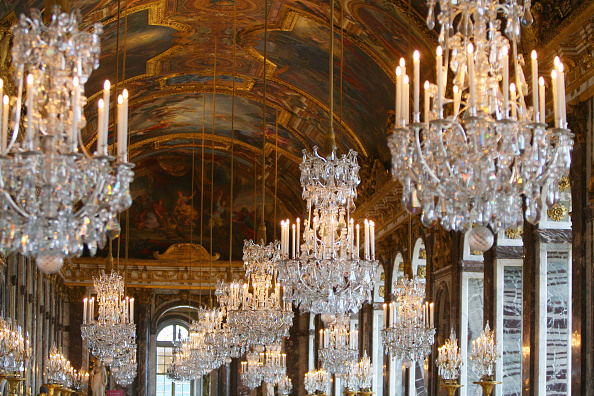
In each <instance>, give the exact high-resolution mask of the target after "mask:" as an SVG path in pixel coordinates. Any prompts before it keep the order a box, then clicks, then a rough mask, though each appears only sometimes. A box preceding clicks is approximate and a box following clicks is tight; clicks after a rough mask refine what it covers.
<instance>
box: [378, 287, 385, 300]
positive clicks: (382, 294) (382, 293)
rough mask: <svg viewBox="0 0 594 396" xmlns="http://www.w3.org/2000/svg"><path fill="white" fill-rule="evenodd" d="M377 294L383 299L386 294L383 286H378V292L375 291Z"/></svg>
mask: <svg viewBox="0 0 594 396" xmlns="http://www.w3.org/2000/svg"><path fill="white" fill-rule="evenodd" d="M377 293H378V294H379V296H380V297H381V298H384V295H385V294H386V287H385V286H380V287H379V290H378V291H377Z"/></svg>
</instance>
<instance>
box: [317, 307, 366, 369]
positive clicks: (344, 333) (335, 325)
mask: <svg viewBox="0 0 594 396" xmlns="http://www.w3.org/2000/svg"><path fill="white" fill-rule="evenodd" d="M350 325H351V320H350V316H349V315H346V314H343V315H336V318H335V319H334V321H333V322H331V323H330V326H329V328H327V329H321V330H320V341H319V342H320V347H319V358H320V362H321V365H322V367H323V368H325V369H326V370H327V371H328V373H330V374H336V375H339V376H340V375H343V374H346V373H347V372H348V370H349V363H350V362H352V361H355V360H356V359H357V355H358V354H359V348H358V340H359V331H358V330H355V331H351V330H350Z"/></svg>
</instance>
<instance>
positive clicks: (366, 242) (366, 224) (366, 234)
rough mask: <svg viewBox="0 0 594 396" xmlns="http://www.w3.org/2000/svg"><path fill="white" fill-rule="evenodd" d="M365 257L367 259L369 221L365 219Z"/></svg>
mask: <svg viewBox="0 0 594 396" xmlns="http://www.w3.org/2000/svg"><path fill="white" fill-rule="evenodd" d="M364 224H365V249H364V252H365V259H366V260H367V259H369V221H367V219H365V222H364Z"/></svg>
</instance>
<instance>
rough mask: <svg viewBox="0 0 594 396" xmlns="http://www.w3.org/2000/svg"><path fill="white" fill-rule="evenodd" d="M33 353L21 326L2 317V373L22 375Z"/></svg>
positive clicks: (0, 336) (0, 361)
mask: <svg viewBox="0 0 594 396" xmlns="http://www.w3.org/2000/svg"><path fill="white" fill-rule="evenodd" d="M30 354H31V350H30V348H29V340H25V339H24V338H23V335H22V331H21V327H20V326H16V325H15V324H14V323H13V322H12V321H11V320H10V319H8V320H4V319H3V318H0V373H2V374H8V375H11V376H16V377H20V376H21V373H22V372H23V371H25V366H26V364H27V360H28V359H29V356H30Z"/></svg>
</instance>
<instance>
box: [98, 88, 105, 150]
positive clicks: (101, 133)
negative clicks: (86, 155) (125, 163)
mask: <svg viewBox="0 0 594 396" xmlns="http://www.w3.org/2000/svg"><path fill="white" fill-rule="evenodd" d="M104 111H105V102H104V101H103V99H99V100H98V101H97V155H101V156H105V155H107V133H106V131H105V128H103V123H104V122H105V118H104V117H103V112H104Z"/></svg>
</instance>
